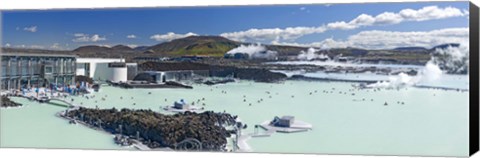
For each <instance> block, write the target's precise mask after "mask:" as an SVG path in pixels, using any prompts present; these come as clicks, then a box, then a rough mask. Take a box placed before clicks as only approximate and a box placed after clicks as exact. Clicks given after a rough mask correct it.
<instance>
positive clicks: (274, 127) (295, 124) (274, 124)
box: [260, 116, 313, 133]
mask: <svg viewBox="0 0 480 158" xmlns="http://www.w3.org/2000/svg"><path fill="white" fill-rule="evenodd" d="M260 127H262V128H263V129H265V130H267V131H268V132H271V131H275V132H281V133H295V132H306V131H308V130H311V129H312V128H313V126H312V125H311V124H310V123H307V122H303V121H300V120H295V119H294V117H293V116H283V117H282V118H278V117H275V119H274V120H273V121H265V122H263V123H262V124H260Z"/></svg>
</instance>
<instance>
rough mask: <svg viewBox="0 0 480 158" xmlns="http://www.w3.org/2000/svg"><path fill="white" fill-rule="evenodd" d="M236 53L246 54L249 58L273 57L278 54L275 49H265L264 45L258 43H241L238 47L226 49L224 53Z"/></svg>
mask: <svg viewBox="0 0 480 158" xmlns="http://www.w3.org/2000/svg"><path fill="white" fill-rule="evenodd" d="M238 53H240V54H246V55H248V58H249V59H275V58H277V54H278V53H277V52H276V51H271V50H267V48H266V47H265V46H262V45H260V44H251V45H243V44H242V45H240V46H239V47H237V48H234V49H232V50H230V51H228V52H227V53H226V54H229V55H235V54H238Z"/></svg>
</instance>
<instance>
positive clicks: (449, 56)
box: [367, 44, 469, 88]
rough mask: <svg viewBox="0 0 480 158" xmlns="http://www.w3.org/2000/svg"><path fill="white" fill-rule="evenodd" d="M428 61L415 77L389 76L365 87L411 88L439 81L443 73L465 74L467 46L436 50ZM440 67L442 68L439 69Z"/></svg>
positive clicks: (404, 75)
mask: <svg viewBox="0 0 480 158" xmlns="http://www.w3.org/2000/svg"><path fill="white" fill-rule="evenodd" d="M434 55H440V56H439V57H432V59H431V60H430V61H428V62H427V64H425V67H424V68H422V69H421V70H419V72H418V74H417V75H416V76H409V75H407V74H405V73H400V74H398V75H397V76H391V77H390V78H389V80H388V81H380V82H377V83H375V84H370V85H367V87H370V88H399V87H404V86H412V85H415V84H417V83H419V82H422V83H428V82H434V81H437V80H439V79H440V78H441V77H442V74H443V73H444V71H446V72H452V73H467V74H468V64H469V59H468V57H469V47H468V44H461V45H460V46H459V47H452V46H449V47H447V48H444V49H440V48H439V49H437V50H435V52H434ZM440 67H442V68H443V70H442V69H440Z"/></svg>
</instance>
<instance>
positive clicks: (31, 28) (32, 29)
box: [23, 26, 37, 32]
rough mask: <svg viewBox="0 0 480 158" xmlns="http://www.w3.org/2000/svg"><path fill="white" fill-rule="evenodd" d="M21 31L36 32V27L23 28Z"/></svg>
mask: <svg viewBox="0 0 480 158" xmlns="http://www.w3.org/2000/svg"><path fill="white" fill-rule="evenodd" d="M23 31H28V32H37V26H30V27H25V28H23Z"/></svg>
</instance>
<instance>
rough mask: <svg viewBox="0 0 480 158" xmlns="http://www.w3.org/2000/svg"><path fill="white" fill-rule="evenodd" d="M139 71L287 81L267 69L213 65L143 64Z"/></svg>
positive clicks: (284, 77) (183, 63)
mask: <svg viewBox="0 0 480 158" xmlns="http://www.w3.org/2000/svg"><path fill="white" fill-rule="evenodd" d="M139 69H140V70H141V71H179V70H206V71H209V74H210V76H211V77H227V76H231V75H233V77H234V78H237V79H243V80H253V81H255V82H279V81H283V80H286V79H287V76H286V75H285V74H283V73H277V72H271V71H269V69H267V68H261V67H247V66H242V67H240V66H231V65H214V64H206V63H196V62H145V63H142V64H140V65H139Z"/></svg>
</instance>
